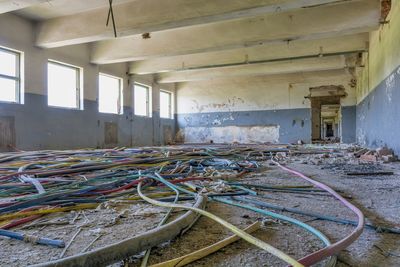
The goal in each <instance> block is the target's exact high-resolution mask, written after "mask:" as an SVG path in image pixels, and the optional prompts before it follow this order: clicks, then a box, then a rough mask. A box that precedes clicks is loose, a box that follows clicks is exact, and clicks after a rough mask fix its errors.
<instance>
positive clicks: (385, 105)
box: [357, 67, 400, 155]
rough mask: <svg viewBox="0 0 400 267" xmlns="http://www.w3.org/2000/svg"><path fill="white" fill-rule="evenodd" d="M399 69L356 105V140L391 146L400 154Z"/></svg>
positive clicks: (375, 146) (373, 145)
mask: <svg viewBox="0 0 400 267" xmlns="http://www.w3.org/2000/svg"><path fill="white" fill-rule="evenodd" d="M399 103H400V67H398V68H396V69H395V70H394V71H393V72H392V74H390V75H389V76H388V77H387V78H386V79H385V80H383V81H382V82H381V83H380V84H379V85H378V86H377V87H376V88H375V89H374V90H373V91H372V92H371V93H370V94H369V95H368V96H367V97H366V98H364V99H363V100H362V101H361V102H360V103H359V104H358V105H357V141H358V142H359V143H360V144H362V145H365V146H368V147H372V148H377V147H380V146H385V145H386V146H388V147H390V148H392V149H393V150H394V151H395V153H396V154H397V155H400V135H399V133H400V121H399V115H400V105H399Z"/></svg>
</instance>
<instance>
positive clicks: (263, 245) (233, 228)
mask: <svg viewBox="0 0 400 267" xmlns="http://www.w3.org/2000/svg"><path fill="white" fill-rule="evenodd" d="M141 185H142V182H140V183H139V184H138V188H137V191H138V194H139V196H140V197H141V198H143V199H144V200H146V201H147V202H149V203H151V204H153V205H157V206H161V207H167V208H180V209H186V210H191V211H194V212H197V213H199V214H201V215H204V216H206V217H208V218H210V219H212V220H214V221H216V222H217V223H219V224H221V225H222V226H224V227H226V228H227V229H229V230H230V231H232V232H233V233H235V234H236V235H238V236H240V237H241V238H243V239H244V240H246V241H247V242H249V243H250V244H253V245H255V246H257V247H259V248H261V249H264V250H265V251H267V252H269V253H271V254H272V255H275V256H276V257H278V258H280V259H281V260H283V261H285V262H287V263H288V264H290V265H292V266H293V267H304V265H303V264H301V263H299V262H298V261H296V260H295V259H293V258H292V257H290V256H289V255H287V254H286V253H284V252H283V251H281V250H279V249H277V248H275V247H273V246H271V245H270V244H268V243H265V242H264V241H262V240H260V239H257V238H255V237H253V236H252V235H250V234H248V233H246V232H245V231H243V230H241V229H239V228H237V227H236V226H234V225H233V224H231V223H229V222H227V221H225V220H223V219H221V218H220V217H218V216H215V215H214V214H212V213H210V212H208V211H205V210H202V209H198V208H194V207H189V206H185V205H181V204H173V203H166V202H161V201H157V200H154V199H151V198H148V197H146V196H145V195H143V194H142V192H141Z"/></svg>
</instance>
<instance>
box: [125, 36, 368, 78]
mask: <svg viewBox="0 0 400 267" xmlns="http://www.w3.org/2000/svg"><path fill="white" fill-rule="evenodd" d="M368 40H369V35H368V34H367V33H361V34H355V35H348V36H340V37H336V38H326V39H318V40H295V41H292V42H290V43H289V44H287V45H282V44H271V45H261V46H255V47H246V48H239V49H231V50H225V51H217V52H209V53H199V54H189V55H182V56H172V57H161V58H154V59H148V60H141V61H134V62H132V63H131V64H130V66H129V72H130V73H131V74H150V73H161V72H170V71H178V70H188V69H196V68H203V67H206V66H224V65H232V64H246V63H252V62H259V61H266V60H277V59H285V58H292V57H307V56H319V55H326V54H334V53H348V52H352V51H365V50H367V48H368V44H367V42H368Z"/></svg>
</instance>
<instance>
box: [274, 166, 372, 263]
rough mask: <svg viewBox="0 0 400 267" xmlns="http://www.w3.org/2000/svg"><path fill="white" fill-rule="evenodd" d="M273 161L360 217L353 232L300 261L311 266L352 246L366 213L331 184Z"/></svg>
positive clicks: (358, 234)
mask: <svg viewBox="0 0 400 267" xmlns="http://www.w3.org/2000/svg"><path fill="white" fill-rule="evenodd" d="M272 162H273V163H274V164H276V165H277V166H278V167H279V168H281V169H282V170H284V171H287V172H289V173H292V174H294V175H296V176H298V177H300V178H302V179H304V180H306V181H308V182H310V183H312V184H313V185H315V186H317V187H319V188H321V189H324V190H325V191H327V192H329V193H330V194H331V195H332V196H334V197H335V198H336V199H338V200H339V201H340V202H341V203H343V205H345V206H346V207H348V208H349V209H350V210H352V211H353V212H354V213H355V214H356V215H357V217H358V225H357V227H356V228H355V229H354V230H353V232H352V233H351V234H350V235H348V236H346V237H345V238H343V239H341V240H339V241H338V242H336V243H334V244H332V245H330V246H328V247H325V248H323V249H320V250H318V251H316V252H314V253H311V254H310V255H307V256H306V257H304V258H302V259H300V260H299V262H300V263H302V264H304V265H305V266H310V265H313V264H315V263H317V262H319V261H321V260H323V259H325V258H327V257H330V256H332V255H336V254H338V253H339V252H340V251H342V250H343V249H345V248H347V247H348V246H350V245H351V244H352V243H353V242H354V241H355V240H357V238H358V237H359V236H360V235H361V233H362V231H363V229H364V214H363V213H362V212H361V210H359V209H358V208H357V207H356V206H354V205H353V204H351V203H350V202H348V201H347V200H346V199H345V198H343V197H342V196H341V195H339V194H338V193H336V191H335V190H333V189H332V188H330V187H329V186H327V185H325V184H323V183H321V182H318V181H315V180H313V179H311V178H309V177H307V176H305V175H304V174H302V173H300V172H298V171H295V170H292V169H290V168H288V167H285V166H282V165H281V164H280V163H279V162H277V161H275V160H272Z"/></svg>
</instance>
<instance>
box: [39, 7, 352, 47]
mask: <svg viewBox="0 0 400 267" xmlns="http://www.w3.org/2000/svg"><path fill="white" fill-rule="evenodd" d="M350 1H356V0H350ZM337 2H341V1H338V0H301V1H298V0H275V1H272V0H250V1H240V0H230V1H226V0H206V1H205V0H192V1H187V0H146V1H133V2H129V3H123V4H119V5H114V8H113V9H114V15H115V18H116V26H117V32H118V36H119V37H125V36H131V35H135V34H142V33H148V32H156V31H164V30H169V29H175V28H181V27H188V26H194V25H201V24H207V23H213V22H218V21H225V20H233V19H241V18H249V17H253V16H259V15H264V14H267V13H277V12H283V11H288V10H292V9H299V8H307V7H312V6H315V5H326V4H332V3H337ZM178 10H179V12H177V11H178ZM107 14H108V8H99V9H96V10H91V11H88V12H83V13H78V14H73V15H70V16H64V17H60V18H54V19H50V20H47V21H44V22H42V23H40V24H39V26H38V34H37V40H36V44H37V45H38V46H40V47H45V48H51V47H59V46H65V45H72V44H79V43H86V42H93V41H100V40H105V39H111V38H114V34H113V30H112V29H111V27H106V26H105V20H106V16H107Z"/></svg>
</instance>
